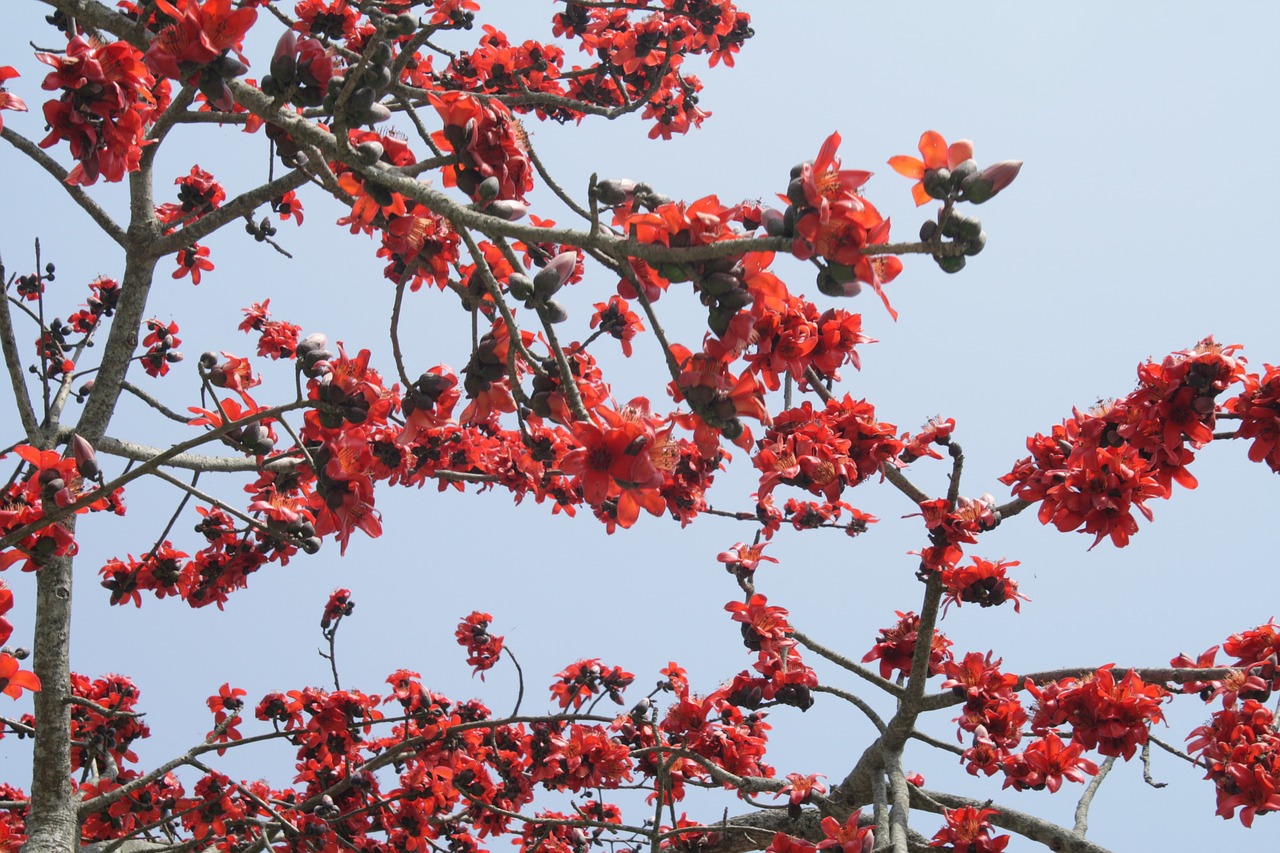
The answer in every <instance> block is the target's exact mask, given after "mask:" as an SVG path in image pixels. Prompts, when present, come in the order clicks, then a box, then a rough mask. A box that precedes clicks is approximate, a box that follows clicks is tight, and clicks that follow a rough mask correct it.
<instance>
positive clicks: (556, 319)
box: [543, 299, 569, 323]
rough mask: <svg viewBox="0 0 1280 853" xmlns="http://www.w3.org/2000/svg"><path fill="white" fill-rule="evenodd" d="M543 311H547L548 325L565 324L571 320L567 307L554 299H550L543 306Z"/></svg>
mask: <svg viewBox="0 0 1280 853" xmlns="http://www.w3.org/2000/svg"><path fill="white" fill-rule="evenodd" d="M543 310H544V311H546V316H547V322H548V323H563V322H564V321H565V320H568V319H569V312H568V311H566V310H565V307H564V306H563V305H561V304H560V303H559V302H556V301H555V300H554V299H548V300H547V301H546V302H545V303H544V304H543Z"/></svg>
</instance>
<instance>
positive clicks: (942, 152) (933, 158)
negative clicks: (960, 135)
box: [889, 130, 1012, 207]
mask: <svg viewBox="0 0 1280 853" xmlns="http://www.w3.org/2000/svg"><path fill="white" fill-rule="evenodd" d="M920 157H921V158H923V159H917V158H915V157H911V156H909V155H906V154H899V155H898V156H896V157H890V158H889V166H890V167H891V168H892V169H893V170H894V171H895V172H897V173H898V174H899V175H902V176H903V177H905V178H914V179H915V180H916V181H917V182H918V183H916V185H915V186H913V187H912V188H911V197H912V198H914V199H915V200H916V207H920V206H921V205H925V204H928V203H929V201H930V200H931V199H933V198H934V196H932V195H930V194H929V191H928V190H927V189H925V184H926V177H927V176H928V174H929V173H930V172H937V171H938V170H939V169H947V170H951V169H954V168H956V167H957V166H959V165H960V164H961V163H963V162H965V161H966V160H972V159H973V143H972V142H970V141H969V140H967V139H961V140H960V141H959V142H953V143H951V144H950V145H948V144H947V140H946V139H944V138H943V137H942V134H940V133H938V132H937V131H936V130H926V131H925V132H924V133H923V134H921V136H920ZM1011 180H1012V179H1011Z"/></svg>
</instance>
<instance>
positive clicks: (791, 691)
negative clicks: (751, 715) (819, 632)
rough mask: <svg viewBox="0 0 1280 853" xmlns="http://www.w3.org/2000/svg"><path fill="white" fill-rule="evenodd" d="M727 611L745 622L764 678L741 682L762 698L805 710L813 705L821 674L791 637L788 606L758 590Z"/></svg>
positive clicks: (746, 642)
mask: <svg viewBox="0 0 1280 853" xmlns="http://www.w3.org/2000/svg"><path fill="white" fill-rule="evenodd" d="M724 609H725V610H727V611H729V612H730V613H732V614H733V621H735V622H739V623H741V624H742V642H743V644H744V645H745V646H746V647H747V648H748V649H749V650H750V651H752V652H755V653H756V655H757V659H756V663H755V670H756V672H758V673H759V675H760V677H759V678H756V679H751V681H750V682H744V683H742V684H739V685H738V690H748V691H750V692H752V693H753V694H754V695H755V696H758V699H753V701H754V703H755V704H759V701H770V702H777V703H778V704H780V705H794V706H795V707H797V708H799V709H800V710H802V711H806V710H808V709H809V708H810V707H812V705H813V694H812V692H811V691H812V689H813V688H814V687H817V686H818V675H817V673H815V672H814V671H813V670H812V669H810V668H809V667H808V666H807V665H805V662H804V661H803V660H802V659H801V657H800V650H799V645H798V643H797V642H796V640H794V639H793V638H792V636H791V634H792V628H791V623H790V622H789V621H788V620H787V611H786V609H785V608H782V607H777V606H775V605H770V604H769V601H768V599H767V598H765V597H764V596H763V595H761V594H760V593H756V594H755V595H752V596H751V597H750V598H748V599H747V600H746V601H745V602H743V601H731V602H729V603H728V604H726V605H725V608H724Z"/></svg>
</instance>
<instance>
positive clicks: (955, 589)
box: [942, 557, 1030, 613]
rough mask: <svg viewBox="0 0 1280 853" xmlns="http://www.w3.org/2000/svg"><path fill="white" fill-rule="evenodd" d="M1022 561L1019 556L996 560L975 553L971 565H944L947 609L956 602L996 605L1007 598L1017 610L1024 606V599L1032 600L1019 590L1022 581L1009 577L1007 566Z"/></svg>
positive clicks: (945, 608) (943, 578)
mask: <svg viewBox="0 0 1280 853" xmlns="http://www.w3.org/2000/svg"><path fill="white" fill-rule="evenodd" d="M1016 565H1018V561H1017V560H1008V561H1005V560H996V561H995V562H994V563H993V562H991V561H989V560H984V559H982V558H981V557H974V558H973V564H972V565H968V566H949V567H944V568H943V569H942V587H943V589H945V590H946V594H945V597H944V599H943V600H944V601H945V604H944V605H943V613H946V611H947V608H949V607H950V606H951V605H952V604H955V605H956V606H957V607H959V606H960V605H961V603H962V602H966V601H968V602H973V603H976V604H977V605H978V606H979V607H995V606H997V605H1000V604H1004V603H1005V602H1006V601H1012V602H1013V609H1014V610H1015V611H1017V610H1021V602H1022V601H1029V600H1030V599H1028V598H1027V597H1026V596H1025V595H1022V594H1021V593H1019V592H1018V582H1017V581H1012V580H1009V578H1008V577H1007V576H1006V574H1005V570H1006V569H1008V568H1011V567H1012V566H1016Z"/></svg>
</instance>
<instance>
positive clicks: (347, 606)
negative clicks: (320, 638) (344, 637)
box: [320, 589, 356, 631]
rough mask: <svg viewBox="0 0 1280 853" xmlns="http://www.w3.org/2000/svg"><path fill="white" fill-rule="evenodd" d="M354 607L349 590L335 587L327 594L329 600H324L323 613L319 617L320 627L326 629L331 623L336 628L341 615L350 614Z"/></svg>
mask: <svg viewBox="0 0 1280 853" xmlns="http://www.w3.org/2000/svg"><path fill="white" fill-rule="evenodd" d="M355 609H356V603H355V602H354V601H352V600H351V590H349V589H335V590H334V591H333V592H332V593H330V594H329V600H328V601H327V602H325V605H324V613H323V614H322V615H321V617H320V627H321V628H322V629H324V630H325V631H328V630H329V626H330V625H332V626H333V627H334V629H335V630H336V629H337V627H338V626H337V623H338V622H340V621H341V620H342V617H343V616H350V615H351V613H352V611H354V610H355Z"/></svg>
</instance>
